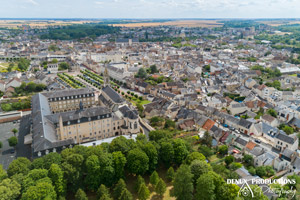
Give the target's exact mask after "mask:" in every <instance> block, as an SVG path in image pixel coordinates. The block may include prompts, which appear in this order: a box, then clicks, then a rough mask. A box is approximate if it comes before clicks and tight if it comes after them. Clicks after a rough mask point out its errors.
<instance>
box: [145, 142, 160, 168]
mask: <svg viewBox="0 0 300 200" xmlns="http://www.w3.org/2000/svg"><path fill="white" fill-rule="evenodd" d="M141 148H142V149H143V151H144V152H145V153H146V154H147V156H148V158H149V171H150V172H152V171H153V170H155V169H156V167H157V163H158V152H157V149H156V147H155V146H154V145H153V144H152V143H150V142H148V143H146V144H145V145H142V147H141Z"/></svg>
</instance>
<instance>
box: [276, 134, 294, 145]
mask: <svg viewBox="0 0 300 200" xmlns="http://www.w3.org/2000/svg"><path fill="white" fill-rule="evenodd" d="M276 138H278V139H279V140H282V141H284V142H286V143H289V144H294V142H295V139H294V138H292V137H289V136H288V135H285V134H283V133H278V134H277V135H276Z"/></svg>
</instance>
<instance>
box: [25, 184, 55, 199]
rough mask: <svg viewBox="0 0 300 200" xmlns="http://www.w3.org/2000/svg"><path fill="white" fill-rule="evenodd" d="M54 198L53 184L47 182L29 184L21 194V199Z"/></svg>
mask: <svg viewBox="0 0 300 200" xmlns="http://www.w3.org/2000/svg"><path fill="white" fill-rule="evenodd" d="M47 197H48V198H49V199H56V192H55V189H54V186H53V185H52V184H51V183H48V182H39V183H37V184H36V185H35V186H30V187H29V188H28V189H27V190H26V191H25V192H24V193H23V194H22V198H21V200H41V199H45V198H47Z"/></svg>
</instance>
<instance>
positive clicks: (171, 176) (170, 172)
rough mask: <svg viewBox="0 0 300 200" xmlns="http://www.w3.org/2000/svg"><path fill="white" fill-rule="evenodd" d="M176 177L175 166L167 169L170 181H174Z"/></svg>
mask: <svg viewBox="0 0 300 200" xmlns="http://www.w3.org/2000/svg"><path fill="white" fill-rule="evenodd" d="M174 178H175V171H174V169H173V167H170V168H169V169H168V171H167V179H168V181H173V180H174Z"/></svg>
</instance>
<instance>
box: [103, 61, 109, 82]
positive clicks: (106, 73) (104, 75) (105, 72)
mask: <svg viewBox="0 0 300 200" xmlns="http://www.w3.org/2000/svg"><path fill="white" fill-rule="evenodd" d="M104 68H105V69H104V73H103V81H104V84H103V86H104V87H106V86H108V85H110V80H109V74H108V70H107V64H104Z"/></svg>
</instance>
